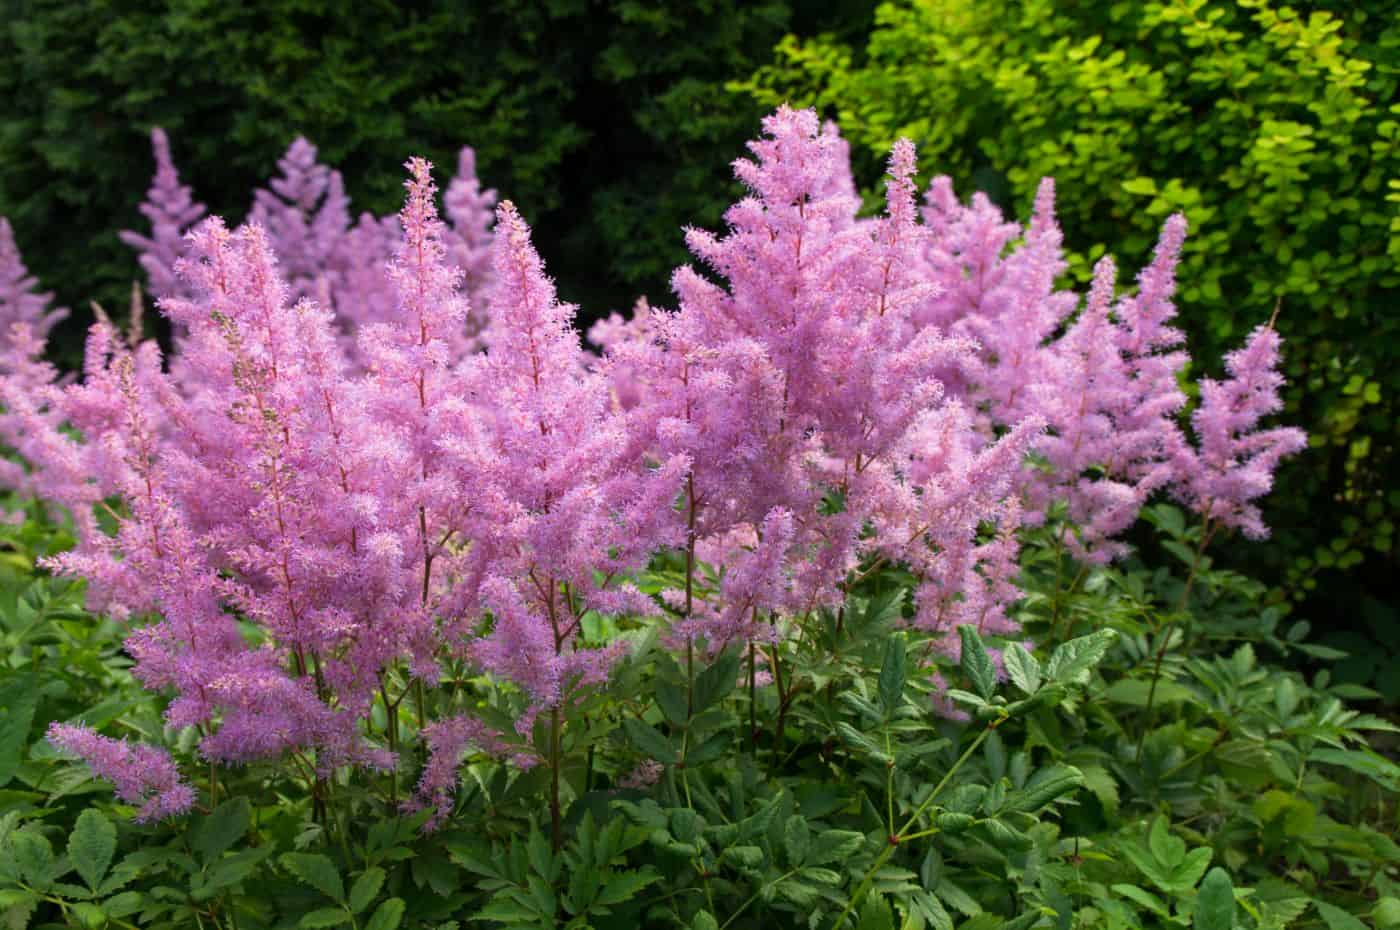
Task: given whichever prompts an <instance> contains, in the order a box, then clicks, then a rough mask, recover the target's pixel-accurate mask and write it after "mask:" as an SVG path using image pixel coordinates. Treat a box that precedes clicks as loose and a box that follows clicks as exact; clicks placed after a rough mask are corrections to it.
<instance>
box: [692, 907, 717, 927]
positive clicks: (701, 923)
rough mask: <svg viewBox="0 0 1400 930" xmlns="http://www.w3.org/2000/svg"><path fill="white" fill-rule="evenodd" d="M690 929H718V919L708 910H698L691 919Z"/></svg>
mask: <svg viewBox="0 0 1400 930" xmlns="http://www.w3.org/2000/svg"><path fill="white" fill-rule="evenodd" d="M690 930H719V921H718V920H715V915H713V914H711V913H710V912H709V911H700V912H698V913H697V914H696V915H695V917H694V919H693V920H691V922H690Z"/></svg>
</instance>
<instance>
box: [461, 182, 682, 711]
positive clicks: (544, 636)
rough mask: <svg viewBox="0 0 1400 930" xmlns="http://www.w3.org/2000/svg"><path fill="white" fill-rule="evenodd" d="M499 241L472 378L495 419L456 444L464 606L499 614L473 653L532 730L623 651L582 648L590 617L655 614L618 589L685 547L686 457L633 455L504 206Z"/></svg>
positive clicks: (524, 230) (564, 309) (567, 312)
mask: <svg viewBox="0 0 1400 930" xmlns="http://www.w3.org/2000/svg"><path fill="white" fill-rule="evenodd" d="M495 236H496V238H495V243H494V245H493V253H494V254H493V259H494V276H495V284H494V287H493V290H492V291H491V295H490V301H489V303H490V313H491V318H492V326H493V328H494V334H493V339H492V342H491V346H490V349H489V351H488V352H487V354H486V356H485V357H483V358H480V359H479V360H478V361H477V362H476V363H475V364H474V365H473V366H472V372H471V375H470V377H471V379H472V382H473V385H474V388H473V390H474V393H475V396H476V397H478V398H480V399H482V401H483V402H486V401H487V399H488V398H489V404H487V405H485V406H483V408H482V415H483V416H484V418H485V421H486V422H485V425H484V428H483V435H482V441H481V443H480V444H479V445H476V446H470V445H464V446H458V447H455V448H454V451H455V452H456V453H457V454H458V455H459V457H460V466H461V467H460V473H462V474H473V475H476V476H477V479H476V480H478V481H480V482H481V484H480V488H481V490H480V492H479V495H478V500H479V507H480V509H479V512H478V519H479V521H480V522H479V524H478V525H479V526H480V530H479V533H478V535H477V537H476V539H475V541H474V544H473V547H472V550H471V552H470V553H468V555H467V560H468V566H466V571H465V576H466V579H468V581H467V582H464V583H463V584H462V585H460V586H459V587H460V588H461V589H462V595H463V598H464V600H463V601H462V603H463V606H464V607H465V608H467V609H468V610H470V609H473V608H475V609H482V608H485V609H489V610H490V612H491V614H492V616H493V618H494V623H493V626H492V627H491V628H490V630H489V631H488V632H487V633H486V634H485V635H484V637H483V638H480V639H478V640H476V641H474V642H472V643H471V644H470V646H469V655H470V656H471V657H472V658H473V659H474V660H475V661H476V662H477V664H479V665H480V666H481V667H482V668H483V669H485V670H487V671H489V672H491V673H493V674H494V675H496V676H497V677H499V678H501V679H503V680H505V681H509V682H511V683H513V684H514V685H516V686H517V687H518V688H520V689H521V690H522V691H523V692H525V693H526V695H527V696H528V697H529V702H530V703H529V708H528V709H527V711H526V712H525V714H524V715H523V716H522V718H521V719H520V720H519V721H518V723H517V727H518V729H520V730H521V732H525V731H527V730H528V728H529V727H530V726H531V725H532V723H533V721H534V717H535V715H536V714H538V713H539V712H540V711H541V710H545V709H555V708H558V707H559V706H560V703H561V702H562V701H564V700H566V699H567V698H568V696H569V693H570V691H571V690H572V689H573V688H575V687H579V686H585V685H590V684H597V683H600V682H601V681H603V680H605V679H606V676H607V671H608V668H609V667H610V665H611V664H612V662H613V661H614V660H615V659H616V658H617V657H618V655H619V654H620V652H619V650H620V648H621V643H618V644H616V645H615V646H612V647H604V648H590V647H587V646H585V645H584V644H583V643H582V642H581V640H580V633H581V629H580V628H581V623H582V615H583V612H584V611H585V610H587V609H589V608H593V609H600V610H603V611H604V612H611V611H612V610H614V609H616V608H618V607H620V606H625V607H628V608H637V609H648V607H649V602H645V600H644V599H642V598H640V597H635V596H629V595H627V594H626V593H625V591H622V592H619V591H618V589H616V588H615V587H614V586H612V585H611V584H610V583H609V581H610V579H614V578H617V577H618V576H620V575H624V574H625V573H626V572H628V571H629V570H632V569H635V568H637V567H638V566H640V565H641V564H642V563H643V562H644V560H645V559H646V557H647V556H648V555H649V554H650V553H651V552H652V551H654V550H655V549H656V548H657V547H659V546H661V545H665V544H668V543H674V542H676V541H677V534H676V532H675V527H674V525H673V521H672V520H671V519H670V518H671V510H670V506H669V505H670V503H671V501H672V500H673V499H674V497H675V494H676V492H677V490H678V485H679V480H680V475H681V473H682V471H683V470H684V468H685V466H686V464H687V463H686V461H685V459H684V458H682V457H672V458H669V459H667V460H665V461H663V462H662V463H661V467H659V468H656V469H648V468H646V467H644V466H642V465H641V463H639V462H636V461H635V460H632V459H630V458H628V457H627V455H626V453H627V451H628V442H627V437H626V433H625V431H624V430H623V424H622V421H621V419H620V416H619V415H617V414H615V413H613V412H612V410H611V405H610V404H609V399H608V387H607V384H606V383H605V382H604V381H603V380H602V378H600V377H599V376H597V375H596V374H594V373H591V372H590V371H589V370H588V369H587V367H586V366H585V364H584V360H583V350H582V348H581V346H580V345H579V338H578V335H577V333H575V332H574V330H573V328H572V326H571V325H570V324H571V321H572V317H573V314H574V307H573V306H572V305H570V304H563V303H560V302H559V301H558V300H557V299H556V297H555V293H554V286H553V284H552V283H551V282H550V280H549V279H548V278H547V277H546V276H545V273H544V265H543V263H542V262H541V260H540V257H539V255H538V253H536V251H535V249H534V247H533V246H532V245H531V243H530V232H529V228H528V227H527V226H526V224H525V222H524V220H523V219H521V217H520V215H519V213H518V212H517V211H516V209H515V206H514V205H513V204H511V203H510V202H509V201H506V202H503V203H502V204H501V205H500V206H499V207H498V208H497V210H496V233H495ZM600 572H601V573H603V576H604V580H603V582H602V583H601V584H600V583H599V580H598V573H600ZM473 578H475V579H480V582H479V583H477V584H476V585H472V584H471V583H470V579H473Z"/></svg>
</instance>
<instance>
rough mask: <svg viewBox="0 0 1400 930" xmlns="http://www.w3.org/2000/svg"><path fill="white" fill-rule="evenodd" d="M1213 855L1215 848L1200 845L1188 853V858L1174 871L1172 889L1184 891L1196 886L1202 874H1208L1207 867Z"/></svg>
mask: <svg viewBox="0 0 1400 930" xmlns="http://www.w3.org/2000/svg"><path fill="white" fill-rule="evenodd" d="M1213 855H1214V850H1212V849H1211V848H1210V847H1209V846H1200V847H1197V848H1196V849H1193V850H1191V851H1190V852H1189V853H1187V854H1186V858H1185V859H1183V860H1182V861H1181V864H1180V865H1178V866H1177V867H1176V871H1174V872H1173V873H1172V886H1173V887H1172V890H1173V891H1176V892H1183V891H1189V890H1190V889H1192V888H1195V887H1196V883H1197V882H1199V881H1200V880H1201V876H1202V875H1204V874H1206V869H1207V868H1209V867H1210V860H1211V857H1212V856H1213Z"/></svg>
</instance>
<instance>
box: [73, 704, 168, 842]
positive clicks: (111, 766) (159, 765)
mask: <svg viewBox="0 0 1400 930" xmlns="http://www.w3.org/2000/svg"><path fill="white" fill-rule="evenodd" d="M48 737H49V742H51V743H53V744H54V745H55V746H56V747H58V748H59V749H62V750H64V751H65V752H69V753H72V754H73V755H75V756H77V757H79V758H80V759H82V760H83V761H84V762H86V763H87V764H88V766H89V767H90V768H91V769H92V772H93V774H94V775H96V776H97V777H98V778H101V779H104V780H106V781H109V782H111V783H112V784H113V785H114V786H115V788H116V794H117V797H118V798H120V799H121V800H123V801H125V802H126V803H128V804H136V805H139V806H140V809H139V810H137V812H136V819H137V820H138V821H148V820H162V819H164V818H166V817H170V816H174V815H176V814H183V813H185V812H186V811H188V810H190V808H192V807H194V803H195V793H194V789H193V788H191V787H190V786H189V785H188V784H186V783H185V781H184V780H183V779H182V778H180V772H179V770H178V769H177V768H176V767H175V760H174V759H172V758H170V753H168V752H166V751H165V750H164V749H160V748H158V747H156V746H144V745H141V744H139V743H128V742H126V741H125V740H118V739H111V738H110V737H106V736H99V735H98V734H96V733H94V732H92V731H91V730H89V729H87V728H85V727H79V726H71V725H68V724H62V723H54V724H53V725H52V726H50V727H49V733H48Z"/></svg>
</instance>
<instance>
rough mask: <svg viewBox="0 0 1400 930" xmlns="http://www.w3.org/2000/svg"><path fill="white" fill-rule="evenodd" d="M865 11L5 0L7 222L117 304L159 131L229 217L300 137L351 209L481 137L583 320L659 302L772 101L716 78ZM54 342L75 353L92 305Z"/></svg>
mask: <svg viewBox="0 0 1400 930" xmlns="http://www.w3.org/2000/svg"><path fill="white" fill-rule="evenodd" d="M873 5H874V4H873V0H856V2H843V3H839V4H831V3H821V2H813V0H756V2H749V0H671V2H656V0H651V2H643V0H546V2H527V0H493V2H491V3H484V2H476V3H447V2H437V3H416V4H415V3H398V2H388V0H278V2H237V3H229V2H224V0H172V2H168V3H166V2H154V0H89V2H84V3H72V2H69V0H0V8H3V9H4V11H5V15H4V16H3V17H0V62H3V65H0V101H3V103H4V105H3V106H0V215H8V216H9V217H10V218H11V220H12V221H13V223H14V226H15V229H16V231H17V234H18V236H19V239H20V246H21V248H22V249H23V250H24V252H25V255H26V258H27V259H28V261H29V264H30V266H31V269H32V270H33V271H34V272H35V273H36V274H38V275H39V276H40V277H41V278H42V280H43V282H44V285H45V286H46V287H48V288H52V289H54V290H56V291H57V292H58V296H59V298H60V299H61V300H62V301H63V302H64V303H66V304H68V305H70V306H73V307H76V308H83V309H85V308H86V307H87V304H88V300H89V299H91V298H97V299H99V300H101V301H103V302H107V303H109V305H112V304H115V305H118V306H120V305H122V303H123V302H124V295H125V294H126V293H127V288H128V287H129V283H130V280H131V278H132V277H133V276H134V275H135V274H136V272H137V267H136V264H135V262H134V261H133V260H132V256H131V254H130V253H129V251H128V250H127V249H126V247H125V246H123V245H121V244H120V243H119V242H118V241H117V238H116V233H117V230H118V229H121V228H123V227H128V226H136V225H138V224H140V223H141V217H140V216H139V214H138V213H137V210H136V207H137V204H138V203H139V201H140V200H141V198H142V196H143V194H144V191H145V189H146V187H147V185H148V183H149V178H150V175H151V170H152V166H151V154H150V148H149V142H148V139H147V136H146V133H147V130H148V129H149V127H150V126H152V125H155V124H159V125H162V126H164V127H165V128H166V129H167V130H168V131H169V132H170V135H171V139H172V144H173V148H174V154H175V158H176V161H177V164H178V165H179V167H180V169H181V173H182V178H183V179H184V180H185V181H186V182H187V183H191V184H192V185H194V187H195V191H196V193H197V195H198V196H199V197H200V198H201V199H202V200H204V202H206V203H207V204H209V206H210V207H211V209H213V210H214V211H215V212H224V213H227V214H229V215H233V216H240V217H241V216H242V214H243V211H245V210H246V209H247V206H248V204H249V203H250V202H251V196H252V189H253V187H254V186H255V185H258V184H261V183H263V182H264V180H265V179H266V178H267V177H269V176H270V175H271V174H272V173H273V172H274V170H275V162H276V159H277V157H278V156H279V155H280V154H281V152H282V151H283V149H284V148H285V147H286V145H287V144H288V142H290V141H291V139H292V137H293V136H295V135H296V134H298V133H301V134H305V135H306V136H307V137H309V138H310V139H311V140H312V141H313V142H315V143H316V144H317V145H318V146H319V147H320V150H321V157H322V160H323V161H326V162H327V163H329V164H332V165H335V166H337V167H339V168H341V169H342V171H343V172H344V174H345V178H346V182H347V187H348V189H349V192H350V195H351V197H352V198H353V204H352V206H353V207H355V208H357V209H372V210H375V211H377V212H386V211H392V210H394V209H396V208H397V204H398V200H399V196H400V193H401V190H402V188H401V181H402V171H401V169H400V165H401V164H402V162H403V161H404V159H405V158H406V157H407V156H408V155H409V154H423V155H427V156H428V157H430V158H433V159H434V160H435V161H436V162H438V163H439V164H440V165H442V166H443V168H444V169H445V171H446V172H450V170H451V167H452V166H453V165H455V163H456V160H455V157H454V155H455V151H456V149H457V148H458V147H459V146H461V145H462V144H471V145H473V146H475V147H476V149H477V152H478V157H479V171H480V173H481V175H482V177H483V180H484V181H485V183H486V184H488V185H489V186H493V187H496V188H498V189H499V190H500V191H501V192H502V194H503V195H505V196H509V197H511V198H513V199H514V200H515V201H516V202H517V204H518V205H519V206H520V208H521V210H522V211H523V212H524V213H525V215H526V216H527V217H528V218H529V219H530V220H531V222H532V223H534V224H535V225H536V227H537V232H538V237H537V239H538V242H539V243H540V246H541V250H542V252H543V253H544V254H545V257H546V259H547V260H548V261H549V262H550V267H551V271H552V272H553V273H554V274H556V275H557V276H558V278H559V280H560V286H561V290H562V292H563V294H564V296H566V297H567V298H569V299H572V300H581V301H584V302H585V312H586V313H595V314H596V313H606V312H607V311H608V310H610V309H622V308H625V307H627V306H629V305H630V304H631V302H632V300H633V298H634V297H635V296H636V295H637V294H638V293H639V292H642V291H649V292H651V293H652V294H653V296H664V294H665V293H666V281H667V275H668V273H669V270H670V268H671V267H672V265H673V264H674V263H675V262H677V261H678V260H679V259H680V258H681V257H682V254H683V247H682V246H681V235H680V226H681V225H682V224H683V223H706V224H714V223H717V222H718V220H719V216H720V213H721V211H722V209H723V207H724V205H725V204H726V203H727V202H728V201H729V200H730V199H731V196H732V193H733V191H732V189H731V187H730V183H729V179H730V173H729V168H728V163H729V162H730V161H731V160H732V159H733V158H735V157H736V156H737V155H738V154H740V153H741V151H742V144H743V140H745V139H746V138H748V137H749V136H750V135H752V133H753V129H754V127H755V125H756V123H757V120H758V117H759V116H760V115H761V113H762V108H761V107H760V106H759V105H758V104H757V103H755V102H752V101H747V100H745V99H743V98H738V97H735V96H733V95H727V94H726V93H725V92H724V88H723V82H724V80H726V79H728V78H732V77H733V76H734V75H736V74H743V73H746V72H748V71H750V70H752V69H753V68H755V67H757V66H758V65H759V64H761V63H762V62H763V61H765V60H767V59H768V58H769V57H770V56H771V54H772V51H771V50H772V47H773V45H774V44H775V43H776V42H777V41H778V39H779V38H781V37H782V36H783V35H784V34H785V33H787V32H789V31H796V32H799V33H802V32H815V31H817V30H831V29H838V30H841V29H848V28H854V29H863V28H868V26H869V18H870V14H871V9H872V8H873ZM77 316H78V319H77V320H76V321H75V322H74V323H72V324H70V326H69V328H68V329H66V330H65V331H63V332H62V333H60V334H59V339H60V342H61V344H62V347H64V348H66V350H67V352H68V353H70V357H71V353H72V352H73V351H74V349H75V348H76V345H77V339H78V335H79V333H80V326H81V323H82V321H83V315H82V314H78V315H77Z"/></svg>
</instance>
